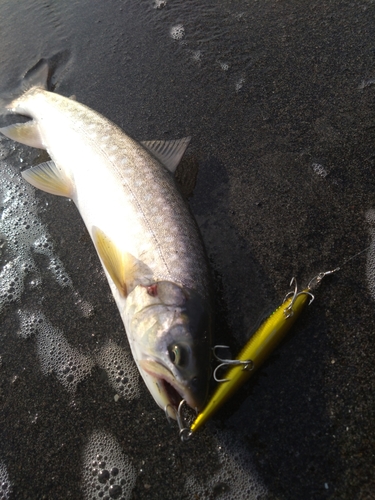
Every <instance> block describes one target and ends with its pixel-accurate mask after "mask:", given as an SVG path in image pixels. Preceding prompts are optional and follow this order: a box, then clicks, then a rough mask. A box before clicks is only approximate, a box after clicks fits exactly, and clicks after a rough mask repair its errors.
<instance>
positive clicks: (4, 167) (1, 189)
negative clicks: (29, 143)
mask: <svg viewBox="0 0 375 500" xmlns="http://www.w3.org/2000/svg"><path fill="white" fill-rule="evenodd" d="M11 149H12V148H11V146H10V145H9V142H8V141H7V139H4V138H0V153H1V152H2V154H0V156H2V157H3V158H4V157H5V156H7V155H6V152H7V151H8V152H9V154H10V151H11ZM19 160H20V159H19ZM14 163H15V162H14ZM0 170H1V176H0V214H1V217H0V223H1V225H0V231H1V234H0V252H1V253H0V258H1V259H2V268H1V269H0V312H1V311H2V310H3V309H4V307H6V306H7V305H9V304H10V303H12V302H17V301H19V300H20V298H21V295H22V293H23V291H24V288H25V280H26V279H27V277H28V276H29V275H30V274H31V273H32V274H33V275H34V279H33V281H32V282H31V285H32V286H35V287H37V286H39V285H40V284H41V278H40V272H39V270H38V268H37V265H36V263H35V260H34V255H33V254H34V252H36V253H42V254H44V255H46V256H47V257H48V258H49V265H48V269H49V270H50V272H51V273H52V275H53V277H54V278H55V280H56V281H57V282H58V283H59V284H60V285H61V286H69V287H72V282H71V279H70V278H69V276H68V274H67V272H66V271H65V269H64V266H63V264H62V262H61V261H60V259H59V258H58V257H57V256H56V255H55V250H54V246H53V243H52V241H51V238H50V236H49V234H48V231H47V229H46V227H45V226H44V224H43V223H42V222H41V220H40V219H39V217H38V202H37V200H36V198H35V189H34V188H33V187H32V186H30V185H29V184H28V183H27V182H25V181H24V180H23V178H22V177H21V175H20V172H19V169H17V168H16V167H14V166H12V165H10V164H8V162H7V161H1V160H0ZM1 210H2V211H1ZM5 259H6V260H5Z"/></svg>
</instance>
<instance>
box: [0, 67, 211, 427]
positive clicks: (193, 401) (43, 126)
mask: <svg viewBox="0 0 375 500" xmlns="http://www.w3.org/2000/svg"><path fill="white" fill-rule="evenodd" d="M47 78H48V64H47V63H46V62H43V61H41V62H40V63H39V64H38V65H37V66H36V67H34V69H33V70H31V71H29V72H28V73H27V74H26V76H25V77H24V79H23V82H22V84H21V86H20V88H19V89H18V91H17V92H15V93H14V94H13V95H12V96H11V97H8V98H6V97H4V98H2V99H1V100H0V113H2V114H9V113H14V114H20V115H25V116H27V117H30V118H31V120H30V121H28V122H26V123H17V124H13V125H10V126H8V127H4V128H1V129H0V132H1V133H2V134H4V135H5V136H7V137H9V138H11V139H13V140H15V141H18V142H21V143H23V144H26V145H29V146H32V147H36V148H43V149H46V150H47V152H48V153H49V155H50V157H51V161H48V162H46V163H42V164H40V165H37V166H34V167H32V168H29V169H28V170H25V171H23V172H22V175H23V177H24V178H25V179H26V180H27V181H28V182H29V183H30V184H32V185H33V186H35V187H37V188H39V189H42V190H44V191H47V192H49V193H52V194H55V195H60V196H66V197H69V198H71V199H72V200H73V201H74V202H75V204H76V206H77V208H78V210H79V212H80V214H81V216H82V218H83V220H84V223H85V225H86V227H87V230H88V232H89V234H90V236H91V238H92V240H93V243H94V245H95V248H96V250H97V253H98V255H99V258H100V260H101V263H102V265H103V268H104V271H105V273H106V276H107V279H108V282H109V286H110V288H111V291H112V293H113V296H114V298H115V301H116V303H117V306H118V309H119V311H120V314H121V317H122V319H123V322H124V325H125V329H126V332H127V335H128V339H129V344H130V346H131V349H132V353H133V356H134V359H135V361H136V363H137V366H138V369H139V371H140V373H141V375H142V377H143V379H144V381H145V383H146V385H147V387H148V389H149V391H150V392H151V394H152V396H153V397H154V399H155V401H156V402H157V404H158V405H159V406H160V407H161V408H162V409H166V411H167V412H168V413H169V415H170V416H171V417H172V418H175V409H176V408H177V407H178V404H179V403H180V401H181V399H185V400H186V402H187V403H188V404H189V405H190V406H191V407H192V408H196V409H197V410H200V409H202V407H203V405H204V402H205V400H206V396H207V391H208V381H209V377H210V366H209V365H210V351H211V349H210V343H211V312H210V295H209V280H208V271H207V264H206V258H205V254H204V250H203V247H202V243H201V240H200V237H199V234H198V230H197V227H196V224H195V221H194V220H193V218H192V216H191V214H190V212H189V210H188V208H187V206H186V204H185V202H184V200H183V199H182V198H181V196H180V194H179V192H178V190H177V189H176V186H175V183H174V179H173V176H172V174H171V172H173V171H174V170H175V168H176V167H177V164H178V163H179V161H180V159H181V157H182V155H183V153H184V151H185V149H186V147H187V145H188V143H189V138H184V139H182V140H177V141H169V142H168V141H149V142H143V143H139V142H136V141H135V140H133V139H131V138H130V137H129V136H127V135H126V134H125V133H124V132H123V131H122V130H121V129H120V128H118V127H117V126H116V125H114V124H113V123H111V122H110V121H109V120H108V119H106V118H105V117H103V116H102V115H100V114H99V113H97V112H95V111H93V110H92V109H90V108H88V107H87V106H84V105H83V104H80V103H78V102H76V101H75V100H73V99H69V98H66V97H63V96H61V95H58V94H55V93H52V92H49V91H47Z"/></svg>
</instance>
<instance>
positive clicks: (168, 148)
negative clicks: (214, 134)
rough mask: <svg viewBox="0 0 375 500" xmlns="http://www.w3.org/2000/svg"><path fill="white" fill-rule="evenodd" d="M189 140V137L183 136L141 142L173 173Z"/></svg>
mask: <svg viewBox="0 0 375 500" xmlns="http://www.w3.org/2000/svg"><path fill="white" fill-rule="evenodd" d="M190 140H191V137H183V138H182V139H174V140H172V141H142V142H141V144H142V145H143V146H144V147H145V148H146V149H148V150H149V151H150V153H152V154H153V155H154V156H155V157H156V158H157V159H158V160H159V161H160V162H161V163H162V164H163V165H164V166H165V167H166V168H167V169H168V170H169V171H170V172H171V173H172V174H174V173H175V171H176V168H177V165H178V164H179V163H180V160H181V158H182V156H183V154H184V153H185V151H186V148H187V147H188V145H189V142H190Z"/></svg>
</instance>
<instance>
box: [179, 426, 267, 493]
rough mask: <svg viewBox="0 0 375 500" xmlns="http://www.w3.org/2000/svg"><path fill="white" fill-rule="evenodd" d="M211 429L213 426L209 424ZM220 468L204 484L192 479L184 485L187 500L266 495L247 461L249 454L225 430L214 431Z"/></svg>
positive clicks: (231, 434)
mask: <svg viewBox="0 0 375 500" xmlns="http://www.w3.org/2000/svg"><path fill="white" fill-rule="evenodd" d="M211 426H212V428H214V425H213V424H211ZM215 435H216V441H217V450H218V453H219V462H220V465H221V467H220V469H219V470H218V472H217V473H216V474H214V475H213V476H212V478H211V479H210V480H209V481H208V482H207V483H206V484H201V483H198V481H197V479H196V478H195V477H193V476H191V477H189V478H188V479H187V481H186V483H185V490H186V491H187V492H188V493H189V495H190V498H192V499H194V498H201V499H204V498H207V499H208V498H212V497H215V498H216V496H217V497H218V498H220V500H257V499H259V498H261V497H263V496H264V495H265V494H266V488H265V487H264V486H263V484H262V483H261V481H260V479H259V477H258V475H257V473H256V472H255V469H254V467H253V465H252V463H251V461H250V458H249V451H248V450H246V449H245V448H244V446H243V445H242V443H241V442H240V441H239V440H238V439H236V437H235V436H234V435H233V433H230V432H228V431H221V430H220V431H217V432H215Z"/></svg>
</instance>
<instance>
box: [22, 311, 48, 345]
mask: <svg viewBox="0 0 375 500" xmlns="http://www.w3.org/2000/svg"><path fill="white" fill-rule="evenodd" d="M17 315H18V318H19V322H20V327H19V330H18V336H19V337H21V338H23V339H28V338H30V337H32V336H34V335H35V334H36V333H37V332H38V328H39V326H40V325H41V324H42V323H43V321H44V316H43V315H42V314H41V313H40V312H39V311H29V310H28V309H24V310H22V309H19V310H18V311H17Z"/></svg>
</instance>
